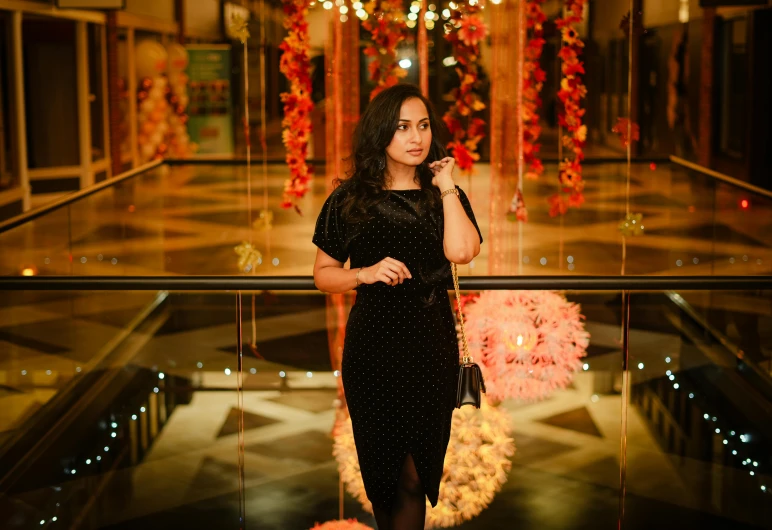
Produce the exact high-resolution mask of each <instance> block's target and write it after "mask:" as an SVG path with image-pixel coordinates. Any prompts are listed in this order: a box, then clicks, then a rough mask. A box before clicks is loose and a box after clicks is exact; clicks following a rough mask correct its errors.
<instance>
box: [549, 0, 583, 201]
mask: <svg viewBox="0 0 772 530" xmlns="http://www.w3.org/2000/svg"><path fill="white" fill-rule="evenodd" d="M586 3H587V0H565V16H564V17H562V18H558V19H557V21H556V24H557V27H558V29H559V30H560V34H561V40H562V47H561V48H560V52H559V53H558V56H559V57H560V59H561V60H562V64H561V71H562V73H563V77H562V79H561V81H560V90H558V99H560V102H561V103H562V105H561V108H560V111H559V112H558V122H559V124H560V126H561V127H562V128H563V130H564V134H563V137H562V138H561V145H562V146H563V148H564V149H566V150H568V152H569V155H568V156H566V157H565V158H564V159H563V160H562V161H560V164H559V166H558V180H559V183H560V188H561V190H560V193H557V194H556V195H553V196H552V197H550V199H549V203H550V215H552V216H555V215H562V214H564V213H566V212H567V211H568V208H570V207H574V208H576V207H579V206H581V205H582V204H583V203H584V195H583V194H582V191H583V190H584V181H583V180H582V160H584V145H585V143H586V141H587V126H586V125H584V124H582V116H584V113H585V109H583V108H581V100H582V99H584V97H585V96H586V95H587V87H586V86H585V85H584V84H583V83H582V77H581V76H582V75H583V74H584V73H585V72H584V63H583V62H582V61H580V60H579V56H580V55H581V53H582V49H583V48H584V43H583V42H582V39H581V38H579V33H578V32H577V31H576V28H575V27H574V25H575V24H577V23H579V22H581V21H582V12H583V10H584V5H585V4H586Z"/></svg>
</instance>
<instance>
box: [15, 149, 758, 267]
mask: <svg viewBox="0 0 772 530" xmlns="http://www.w3.org/2000/svg"><path fill="white" fill-rule="evenodd" d="M556 170H557V168H556V167H555V166H554V165H552V166H550V165H548V167H547V171H546V173H545V175H544V176H543V177H542V178H541V179H540V180H539V181H536V182H533V181H527V182H525V183H524V186H525V190H524V192H525V196H526V199H527V200H526V202H527V206H528V212H529V213H528V215H529V221H528V222H527V223H517V222H512V221H510V220H508V219H507V218H506V207H507V206H508V204H509V202H508V201H509V199H508V198H505V200H504V203H506V204H503V205H502V204H499V205H498V207H497V209H492V207H491V204H493V201H498V202H499V203H501V198H500V197H499V198H492V197H491V189H490V175H489V166H486V165H484V164H481V165H480V167H479V170H478V173H477V174H476V175H475V176H474V177H472V178H471V179H470V178H468V177H466V176H463V175H462V176H459V177H458V184H459V185H460V186H461V187H462V188H464V189H465V190H466V191H467V193H468V194H469V196H470V199H471V202H472V205H473V208H474V211H475V213H476V216H477V220H478V223H479V225H480V227H481V230H482V233H483V237H484V238H485V243H484V244H483V245H482V249H481V254H480V255H479V256H478V257H477V259H475V260H474V262H472V264H470V265H469V266H465V267H462V268H461V269H462V271H461V272H462V273H463V274H468V275H472V274H474V275H491V274H496V275H500V274H504V275H508V274H522V275H579V276H581V275H620V274H622V272H624V274H628V275H629V274H633V275H679V276H704V275H718V276H721V275H764V274H770V272H772V230H771V229H770V228H771V225H770V224H769V219H770V218H771V217H772V215H771V214H772V198H771V197H772V194H770V193H768V192H766V191H765V190H759V189H753V188H748V187H747V186H746V187H742V186H741V185H740V184H742V183H739V184H738V183H731V182H727V181H724V180H720V179H718V178H716V177H715V175H712V174H709V173H710V172H707V173H706V171H707V170H702V169H701V168H697V169H695V167H693V166H687V165H683V164H681V163H676V162H674V163H668V164H658V165H657V164H633V165H632V167H631V180H630V184H631V186H630V198H629V208H628V206H627V193H626V189H627V184H626V183H627V177H626V166H625V165H624V164H613V163H609V164H587V165H586V167H585V168H584V180H585V182H586V188H585V196H586V202H585V204H584V205H582V207H581V208H577V209H571V210H569V211H568V213H566V214H565V215H564V216H562V217H551V216H550V213H549V202H548V199H549V197H550V196H551V195H552V194H553V193H555V192H556V191H557V178H556ZM317 172H318V174H319V175H322V174H323V172H324V167H323V166H320V167H318V168H317ZM287 177H288V173H287V170H286V167H285V166H283V165H278V164H272V165H269V166H268V169H267V173H266V174H265V175H263V173H262V169H261V168H259V167H253V168H252V171H251V181H252V186H251V188H250V191H249V192H248V190H247V176H246V167H245V166H244V165H238V164H233V163H230V164H205V163H201V164H177V163H174V164H171V165H166V164H164V165H161V166H155V167H153V168H151V169H149V170H147V171H145V172H142V173H139V174H137V175H135V176H133V177H132V178H129V179H123V180H121V182H120V184H119V185H115V186H104V187H102V188H101V189H98V190H97V191H88V190H87V193H88V194H87V195H86V196H83V197H82V198H79V199H77V200H74V201H71V202H68V203H67V204H66V205H65V206H62V207H60V208H58V209H55V210H52V211H50V212H48V213H47V214H46V215H43V216H41V217H36V218H34V219H33V220H31V221H29V222H26V223H23V224H21V225H18V226H16V225H14V224H8V223H6V224H5V225H0V249H2V252H0V275H5V276H14V275H22V274H33V275H75V276H103V275H120V276H153V275H172V274H173V275H202V274H203V275H233V274H239V273H242V274H243V271H242V270H240V268H239V266H238V261H239V260H238V255H237V254H236V251H235V249H236V247H238V246H239V245H241V244H242V243H243V242H245V241H246V242H250V243H251V244H252V245H253V246H254V248H255V249H256V250H257V251H259V252H260V253H261V259H260V260H259V263H258V264H257V266H256V267H255V268H254V270H252V271H250V272H249V274H256V275H259V276H277V275H282V276H283V275H304V274H309V273H310V271H311V269H312V266H313V262H314V258H315V252H316V249H315V247H314V246H313V245H312V244H311V243H310V241H311V237H312V235H313V230H314V222H315V220H316V216H317V214H318V212H319V211H320V209H321V205H322V203H323V201H324V199H325V198H326V190H325V186H324V182H323V179H322V178H318V179H317V180H316V181H315V184H314V186H313V187H312V191H311V192H310V193H309V194H308V195H307V196H306V197H305V198H303V199H302V200H301V201H300V203H299V207H300V210H301V212H302V215H299V214H298V213H296V212H295V211H294V210H286V209H282V208H281V206H280V202H281V192H282V189H283V184H284V180H285V179H286V178H287ZM250 206H251V209H250ZM628 209H629V211H630V213H631V214H640V215H641V216H642V217H640V223H639V224H642V225H643V226H644V230H643V234H644V235H642V236H639V237H636V236H634V235H631V236H629V237H626V238H623V236H622V233H621V232H620V228H619V226H620V222H621V221H622V220H623V219H624V218H625V215H626V212H627V210H628ZM265 211H268V212H269V216H271V219H272V221H271V223H270V226H269V227H268V228H266V226H265V223H263V224H261V219H265V217H262V218H261V213H263V212H265ZM4 226H5V227H6V228H5V229H4V228H3V227H4ZM9 226H10V227H12V228H8V227H9ZM632 232H635V230H633V231H632ZM623 269H624V271H623Z"/></svg>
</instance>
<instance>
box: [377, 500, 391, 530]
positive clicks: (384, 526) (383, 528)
mask: <svg viewBox="0 0 772 530" xmlns="http://www.w3.org/2000/svg"><path fill="white" fill-rule="evenodd" d="M373 515H375V523H376V525H377V526H378V530H392V524H391V513H390V512H389V510H388V509H387V508H381V507H378V506H376V505H374V504H373Z"/></svg>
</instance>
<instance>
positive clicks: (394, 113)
mask: <svg viewBox="0 0 772 530" xmlns="http://www.w3.org/2000/svg"><path fill="white" fill-rule="evenodd" d="M412 98H416V99H420V100H421V101H422V102H423V104H424V105H425V106H426V111H427V115H428V118H429V127H430V128H431V131H432V143H431V146H430V147H429V154H428V155H427V157H426V160H424V162H423V163H421V165H419V166H418V167H417V168H416V174H417V176H418V179H419V182H420V184H421V189H422V190H423V191H424V193H423V195H422V196H421V200H420V203H419V207H420V208H421V209H422V210H423V209H424V208H427V209H432V208H435V207H437V206H438V205H439V204H440V192H439V190H438V189H437V187H436V186H433V185H432V178H433V177H434V175H433V174H432V172H431V170H430V169H429V164H430V163H431V162H434V161H435V160H440V159H442V158H444V157H446V156H447V151H446V150H445V147H444V146H443V145H444V144H443V139H444V138H445V136H446V135H447V129H446V128H445V124H444V123H443V122H442V121H441V120H439V119H437V114H436V113H435V112H434V109H433V108H432V104H431V103H430V102H429V100H427V99H426V98H425V97H424V96H423V94H421V90H420V89H419V88H418V87H417V86H415V85H408V84H405V85H395V86H393V87H390V88H387V89H386V90H384V91H382V92H381V93H379V94H378V95H377V96H375V98H373V100H372V101H371V102H370V104H369V105H367V108H366V109H365V112H364V114H362V117H361V118H360V119H359V123H358V124H357V126H356V130H355V131H354V138H353V142H352V154H351V157H350V158H349V159H348V161H349V164H350V168H351V169H350V170H349V171H348V174H347V176H346V178H343V179H341V178H339V179H338V180H337V184H339V185H345V187H346V193H345V194H344V197H343V199H342V201H341V212H342V215H343V218H344V219H345V220H346V221H347V222H359V221H364V220H367V219H368V218H369V217H370V216H369V214H368V211H369V210H370V209H371V207H373V206H374V205H376V204H378V203H379V202H381V201H382V200H384V199H385V198H386V197H387V196H388V193H390V191H389V190H388V189H387V186H386V184H387V183H386V147H388V145H389V144H390V143H391V140H392V138H393V137H394V133H396V132H397V127H398V126H399V112H400V110H401V109H402V104H403V103H404V102H405V101H407V100H408V99H412Z"/></svg>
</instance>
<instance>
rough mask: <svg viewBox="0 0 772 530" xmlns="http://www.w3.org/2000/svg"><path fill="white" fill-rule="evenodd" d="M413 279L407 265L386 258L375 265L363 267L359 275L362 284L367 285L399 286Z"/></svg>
mask: <svg viewBox="0 0 772 530" xmlns="http://www.w3.org/2000/svg"><path fill="white" fill-rule="evenodd" d="M412 277H413V275H412V274H410V271H409V270H407V267H406V266H405V264H404V263H402V262H401V261H397V260H395V259H394V258H384V259H382V260H381V261H379V262H378V263H376V264H375V265H372V266H370V267H363V268H362V272H361V273H359V279H360V281H361V283H366V284H373V283H376V282H383V283H385V284H387V285H397V284H400V283H402V282H403V281H405V279H408V278H412Z"/></svg>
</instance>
